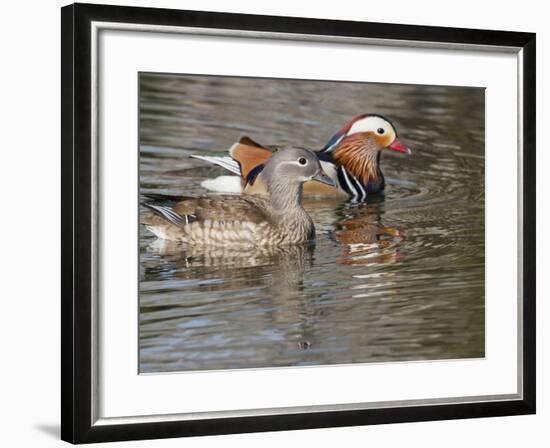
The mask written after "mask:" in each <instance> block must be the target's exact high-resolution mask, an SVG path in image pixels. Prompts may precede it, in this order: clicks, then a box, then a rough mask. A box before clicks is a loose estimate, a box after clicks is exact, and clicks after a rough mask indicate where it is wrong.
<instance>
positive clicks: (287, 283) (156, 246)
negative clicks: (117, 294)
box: [145, 239, 315, 296]
mask: <svg viewBox="0 0 550 448" xmlns="http://www.w3.org/2000/svg"><path fill="white" fill-rule="evenodd" d="M314 248H315V246H314V245H313V244H311V243H305V244H298V245H288V246H279V247H270V246H264V247H261V246H259V247H254V248H247V249H242V250H239V251H236V250H235V249H232V248H226V247H214V248H212V247H200V246H194V247H193V246H184V245H182V244H181V243H178V242H174V241H168V240H162V239H155V240H153V242H152V243H151V244H149V245H148V246H147V252H149V253H150V254H154V255H156V256H159V257H162V260H163V265H164V267H165V268H166V271H167V272H169V276H170V277H171V278H178V279H182V280H185V279H190V280H193V279H198V278H206V279H208V278H213V277H215V278H218V279H219V280H220V281H218V282H211V283H207V284H203V285H202V286H201V287H202V288H204V291H216V290H227V289H240V288H252V287H258V286H270V285H275V286H276V287H277V288H278V289H277V293H276V294H277V295H279V296H280V295H281V293H282V292H284V291H282V289H283V288H290V289H299V288H300V286H301V282H302V280H303V274H304V272H306V271H307V270H308V269H309V268H310V267H311V266H312V261H313V253H314ZM145 275H147V274H146V273H145Z"/></svg>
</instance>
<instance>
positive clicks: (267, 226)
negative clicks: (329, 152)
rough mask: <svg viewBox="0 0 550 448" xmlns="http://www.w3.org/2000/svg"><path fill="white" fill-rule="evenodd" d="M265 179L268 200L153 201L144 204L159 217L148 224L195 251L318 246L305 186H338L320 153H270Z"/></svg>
mask: <svg viewBox="0 0 550 448" xmlns="http://www.w3.org/2000/svg"><path fill="white" fill-rule="evenodd" d="M262 178H263V182H264V183H265V187H266V190H267V192H268V195H267V196H251V195H243V196H235V195H233V196H223V195H222V196H214V197H200V198H192V197H171V196H162V195H149V198H150V199H156V201H154V202H146V203H144V204H143V205H144V206H145V207H146V208H148V209H150V210H151V211H152V212H153V213H149V214H148V215H147V216H146V217H145V218H144V219H143V220H142V224H144V225H145V226H146V227H147V229H149V230H150V231H151V232H153V233H154V234H155V235H156V236H157V237H159V238H163V239H167V240H172V241H178V242H181V243H184V244H189V245H192V246H203V247H226V248H227V247H234V248H236V249H245V248H251V247H259V246H279V245H287V244H300V243H305V242H307V241H310V240H313V239H314V237H315V227H314V225H313V221H312V220H311V218H310V216H309V215H308V214H307V212H306V211H305V210H304V208H303V207H302V191H303V184H304V182H308V181H318V182H320V183H323V184H326V185H334V182H333V180H332V179H331V178H330V177H329V176H327V174H326V173H325V172H324V171H323V169H322V168H321V164H320V162H319V159H318V158H317V156H316V155H315V153H313V152H312V151H309V150H307V149H302V148H288V149H282V150H279V151H277V152H275V153H273V154H271V153H270V157H269V159H267V160H266V161H265V165H264V168H263V170H262ZM162 202H164V204H163V203H162Z"/></svg>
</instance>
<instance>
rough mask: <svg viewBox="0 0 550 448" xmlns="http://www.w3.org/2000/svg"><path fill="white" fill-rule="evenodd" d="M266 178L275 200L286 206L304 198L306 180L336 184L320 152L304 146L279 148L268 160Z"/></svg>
mask: <svg viewBox="0 0 550 448" xmlns="http://www.w3.org/2000/svg"><path fill="white" fill-rule="evenodd" d="M262 179H263V181H264V182H265V184H266V187H267V191H268V193H269V195H270V197H271V200H272V203H274V204H276V205H277V206H279V207H285V208H286V207H288V206H290V205H292V204H299V203H300V202H301V197H302V187H303V184H304V182H307V181H310V180H315V181H318V182H321V183H324V184H327V185H330V186H333V187H334V186H335V185H336V183H335V181H334V180H333V179H332V178H330V177H329V176H328V175H327V174H326V173H325V172H324V171H323V169H322V168H321V163H320V162H319V158H318V157H317V155H316V154H315V153H314V152H313V151H310V150H308V149H304V148H285V149H280V150H278V151H276V152H275V153H274V154H273V156H272V157H271V158H270V159H269V160H268V161H267V162H266V164H265V168H264V169H263V171H262Z"/></svg>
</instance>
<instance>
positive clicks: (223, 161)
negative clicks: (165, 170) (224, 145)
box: [189, 154, 241, 176]
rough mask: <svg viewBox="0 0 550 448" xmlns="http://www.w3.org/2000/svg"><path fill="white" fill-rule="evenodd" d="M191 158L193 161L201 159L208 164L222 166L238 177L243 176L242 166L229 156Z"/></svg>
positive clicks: (192, 155)
mask: <svg viewBox="0 0 550 448" xmlns="http://www.w3.org/2000/svg"><path fill="white" fill-rule="evenodd" d="M189 157H191V158H192V159H199V160H203V161H205V162H208V163H212V164H214V165H218V166H221V167H222V168H225V169H226V170H227V171H230V172H232V173H233V174H236V175H237V176H240V175H241V165H240V164H239V162H237V161H236V160H234V159H232V158H231V157H228V156H198V155H195V154H191V155H190V156H189Z"/></svg>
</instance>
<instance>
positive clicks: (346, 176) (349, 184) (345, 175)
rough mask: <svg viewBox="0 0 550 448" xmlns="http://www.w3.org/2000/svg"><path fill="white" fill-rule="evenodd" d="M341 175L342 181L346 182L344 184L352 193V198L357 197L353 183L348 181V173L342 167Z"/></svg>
mask: <svg viewBox="0 0 550 448" xmlns="http://www.w3.org/2000/svg"><path fill="white" fill-rule="evenodd" d="M342 174H343V175H344V180H345V181H346V184H348V188H349V190H350V191H353V196H355V197H357V196H358V194H357V190H356V189H355V187H354V186H353V183H352V182H351V181H350V180H349V177H348V172H347V171H346V169H345V168H344V167H342Z"/></svg>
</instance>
